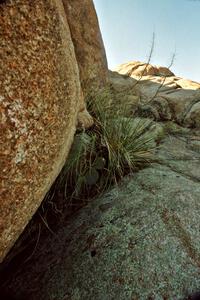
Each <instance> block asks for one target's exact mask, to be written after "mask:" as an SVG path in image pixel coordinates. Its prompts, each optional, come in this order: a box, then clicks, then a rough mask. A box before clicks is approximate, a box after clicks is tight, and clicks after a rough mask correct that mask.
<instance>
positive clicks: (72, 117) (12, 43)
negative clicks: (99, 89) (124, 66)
mask: <svg viewBox="0 0 200 300" xmlns="http://www.w3.org/2000/svg"><path fill="white" fill-rule="evenodd" d="M0 40H1V42H0V60H1V69H0V113H1V131H0V135H1V137H0V142H1V149H0V152H1V182H0V185H1V186H0V194H1V198H0V260H2V259H3V258H4V256H5V255H6V253H7V252H8V250H9V249H10V248H11V246H12V245H13V243H14V242H15V240H16V239H17V238H18V236H19V235H20V233H21V232H22V230H23V228H24V227H25V225H26V224H27V222H28V221H29V220H30V218H31V217H32V215H33V213H34V212H35V211H36V209H37V208H38V206H39V205H40V203H41V201H42V199H43V197H44V195H45V193H46V192H47V191H48V189H49V188H50V186H51V184H52V182H53V181H54V179H55V178H56V176H57V175H58V173H59V171H60V170H61V168H62V166H63V164H64V162H65V159H66V156H67V153H68V151H69V149H70V146H71V143H72V140H73V135H74V132H75V129H76V122H77V112H78V110H79V106H80V101H81V89H80V80H79V70H78V65H77V61H76V57H75V53H74V46H73V42H72V39H71V34H70V30H69V26H68V23H67V19H66V15H65V11H64V7H63V4H62V1H61V0H51V1H50V0H45V1H44V0H35V1H23V0H15V1H3V2H2V1H1V3H0ZM82 118H85V119H84V120H86V121H87V116H86V117H84V116H83V117H82ZM84 120H83V121H84Z"/></svg>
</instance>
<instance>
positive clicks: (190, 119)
mask: <svg viewBox="0 0 200 300" xmlns="http://www.w3.org/2000/svg"><path fill="white" fill-rule="evenodd" d="M110 74H111V75H110V81H111V84H112V86H113V87H114V89H115V90H116V91H117V92H118V91H119V89H123V87H124V88H125V89H126V93H127V92H128V91H129V93H132V91H134V93H137V94H138V95H139V98H140V102H139V103H138V107H139V111H138V112H139V114H140V115H147V116H150V115H151V116H152V117H153V118H154V119H156V120H173V121H175V122H177V123H179V124H183V125H185V126H187V127H198V128H200V107H199V103H200V83H197V82H194V81H191V80H187V79H183V78H180V77H176V76H175V75H174V74H173V73H172V72H171V71H170V70H169V69H167V68H164V67H160V66H153V65H150V64H145V63H140V62H130V63H127V64H123V65H120V66H119V67H117V68H116V72H113V73H110ZM119 74H121V75H122V76H121V78H120V76H119Z"/></svg>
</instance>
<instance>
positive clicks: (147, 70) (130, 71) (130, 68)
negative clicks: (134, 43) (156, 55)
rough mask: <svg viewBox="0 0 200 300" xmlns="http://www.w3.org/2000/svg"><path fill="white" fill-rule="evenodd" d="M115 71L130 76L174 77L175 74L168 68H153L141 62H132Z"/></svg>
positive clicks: (120, 66)
mask: <svg viewBox="0 0 200 300" xmlns="http://www.w3.org/2000/svg"><path fill="white" fill-rule="evenodd" d="M115 71H116V72H118V73H120V74H124V75H128V76H132V75H134V76H147V75H155V76H167V77H168V76H174V73H172V72H171V71H170V70H169V69H168V68H166V67H161V66H153V65H151V64H146V63H142V62H140V61H131V62H129V63H125V64H122V65H119V66H118V67H117V68H116V69H115Z"/></svg>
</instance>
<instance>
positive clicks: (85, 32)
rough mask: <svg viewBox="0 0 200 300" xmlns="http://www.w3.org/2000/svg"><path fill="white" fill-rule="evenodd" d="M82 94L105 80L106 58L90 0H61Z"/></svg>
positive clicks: (100, 85)
mask: <svg viewBox="0 0 200 300" xmlns="http://www.w3.org/2000/svg"><path fill="white" fill-rule="evenodd" d="M63 4H64V7H65V11H66V15H67V19H68V22H69V27H70V31H71V36H72V40H73V44H74V48H75V53H76V59H77V62H78V66H79V70H80V79H81V85H82V89H83V93H84V95H86V94H87V93H88V92H89V91H90V89H91V88H92V87H97V88H98V87H102V86H103V85H104V84H105V83H106V81H107V72H108V68H107V60H106V54H105V49H104V45H103V41H102V37H101V32H100V29H99V24H98V19H97V15H96V11H95V7H94V4H93V1H92V0H82V1H80V0H63Z"/></svg>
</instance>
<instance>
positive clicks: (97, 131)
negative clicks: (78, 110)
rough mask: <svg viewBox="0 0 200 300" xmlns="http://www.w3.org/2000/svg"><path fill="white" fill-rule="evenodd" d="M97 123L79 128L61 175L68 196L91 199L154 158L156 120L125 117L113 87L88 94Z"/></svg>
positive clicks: (90, 106) (90, 109)
mask: <svg viewBox="0 0 200 300" xmlns="http://www.w3.org/2000/svg"><path fill="white" fill-rule="evenodd" d="M88 109H89V111H90V113H91V114H92V115H93V117H94V120H95V125H94V126H93V127H92V128H91V129H90V130H87V131H82V132H78V133H77V134H76V136H75V139H74V143H73V146H72V148H71V151H70V154H69V156H68V159H67V162H66V164H65V166H64V168H63V171H62V175H61V177H60V179H59V188H61V189H63V190H64V196H65V198H66V199H73V200H80V201H83V200H84V199H88V198H90V197H93V196H94V195H97V194H99V193H100V192H102V191H104V190H105V189H107V188H108V187H109V186H110V185H111V184H113V183H116V182H118V180H119V179H121V178H122V177H123V176H124V175H126V174H128V173H129V172H134V171H136V170H137V169H138V168H141V167H143V166H145V165H147V164H149V163H151V162H152V160H153V153H154V150H155V147H156V144H155V136H154V135H153V134H151V131H148V130H149V128H150V127H151V126H152V121H151V120H147V119H139V118H136V119H133V117H124V114H123V112H124V111H126V108H125V107H124V106H123V105H122V104H118V105H116V104H115V102H114V99H113V98H112V94H111V93H110V91H109V90H104V91H101V92H99V93H96V94H93V95H90V97H88Z"/></svg>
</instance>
